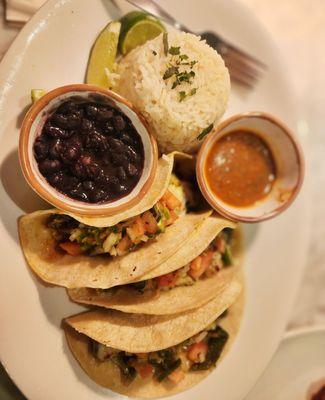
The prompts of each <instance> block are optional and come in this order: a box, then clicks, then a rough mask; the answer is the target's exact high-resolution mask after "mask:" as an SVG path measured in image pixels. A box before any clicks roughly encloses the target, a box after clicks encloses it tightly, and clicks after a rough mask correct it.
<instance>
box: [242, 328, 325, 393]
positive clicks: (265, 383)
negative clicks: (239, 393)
mask: <svg viewBox="0 0 325 400" xmlns="http://www.w3.org/2000/svg"><path fill="white" fill-rule="evenodd" d="M322 384H323V385H325V326H323V327H319V328H312V329H302V330H297V331H293V332H292V333H289V334H288V335H287V336H286V337H285V339H284V340H283V341H282V342H281V344H280V346H279V348H278V350H277V352H276V353H275V355H274V357H273V359H272V361H271V363H270V364H269V366H268V367H267V369H266V370H265V372H264V374H263V375H262V377H261V378H260V379H259V381H258V382H257V384H256V385H255V386H254V388H253V390H252V391H251V392H250V393H249V395H248V396H247V397H246V398H245V400H261V399H263V400H307V399H309V397H308V395H309V396H310V394H312V393H315V390H316V391H317V390H319V389H320V386H322ZM307 394H308V395H307Z"/></svg>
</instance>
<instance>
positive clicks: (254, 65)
mask: <svg viewBox="0 0 325 400" xmlns="http://www.w3.org/2000/svg"><path fill="white" fill-rule="evenodd" d="M126 1H127V2H128V3H130V4H132V5H133V6H135V7H137V8H140V9H141V10H143V11H146V12H148V13H149V14H151V15H153V16H155V17H157V18H160V19H162V20H164V21H166V22H167V23H168V24H170V25H172V26H173V27H174V28H176V29H179V30H182V31H184V32H188V33H194V34H195V32H193V31H192V30H190V29H189V28H187V27H186V26H185V25H183V24H182V23H180V22H179V21H177V20H176V19H175V18H174V17H173V16H171V15H170V14H169V13H168V12H167V11H166V10H164V9H163V8H162V7H161V6H160V5H159V4H157V3H156V2H155V1H153V0H126ZM199 36H201V38H202V39H205V40H206V42H207V43H208V44H209V45H210V46H211V47H213V48H214V49H215V50H217V52H218V53H219V54H220V55H221V57H222V58H223V60H224V62H225V64H226V66H227V68H228V70H229V74H230V78H231V80H232V81H233V82H235V83H237V84H239V85H242V86H245V87H246V88H249V89H252V88H253V87H254V85H255V84H256V83H257V80H258V78H260V77H261V75H262V73H263V71H264V70H265V69H266V65H265V64H264V63H263V62H261V61H259V60H258V59H257V58H255V57H253V56H251V55H249V54H247V53H246V52H244V51H242V50H240V49H238V48H237V47H235V46H234V45H232V44H231V43H229V42H228V41H226V40H225V39H223V38H222V37H221V36H219V35H217V34H216V33H214V32H211V31H204V32H201V33H199Z"/></svg>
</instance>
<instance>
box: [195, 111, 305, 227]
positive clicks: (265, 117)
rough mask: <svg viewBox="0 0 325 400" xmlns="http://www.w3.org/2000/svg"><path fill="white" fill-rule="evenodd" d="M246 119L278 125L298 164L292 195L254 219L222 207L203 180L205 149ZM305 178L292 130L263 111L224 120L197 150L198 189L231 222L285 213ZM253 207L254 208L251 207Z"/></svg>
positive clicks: (298, 147) (301, 158) (303, 166)
mask: <svg viewBox="0 0 325 400" xmlns="http://www.w3.org/2000/svg"><path fill="white" fill-rule="evenodd" d="M244 118H245V119H247V118H260V119H263V120H266V121H269V122H271V123H272V124H275V125H278V126H279V127H280V128H281V130H282V132H283V133H284V134H285V135H287V137H288V138H289V140H290V141H291V143H292V145H293V148H294V151H295V153H296V156H297V164H298V178H297V184H296V185H295V187H294V188H293V189H292V194H291V196H290V198H289V199H288V200H286V201H285V202H284V203H283V204H281V205H280V206H279V207H276V208H274V209H273V210H271V211H270V212H268V213H266V214H263V215H261V216H255V217H248V216H244V215H241V214H240V213H238V214H237V213H234V212H231V211H229V210H228V209H226V208H225V207H223V206H222V205H221V204H220V202H219V201H218V198H217V197H216V196H213V195H212V194H211V193H210V190H209V189H208V185H207V183H206V180H205V179H204V171H203V170H204V168H203V167H204V160H205V157H204V153H205V152H206V149H207V148H208V147H210V146H211V145H212V144H213V143H214V142H215V141H216V140H217V139H218V135H219V134H220V132H221V131H222V130H223V129H224V128H226V127H227V126H228V125H230V124H232V123H234V122H236V121H238V120H240V119H244ZM304 176H305V161H304V156H303V151H302V149H301V146H300V144H299V142H298V140H297V139H296V137H295V135H294V133H293V132H292V130H291V129H290V128H289V127H288V126H287V125H286V124H285V123H283V122H282V121H281V120H280V119H279V118H277V117H275V116H273V115H272V114H269V113H267V112H263V111H249V112H244V113H239V114H235V115H233V116H232V117H230V118H228V119H226V120H224V121H223V122H221V123H220V124H219V125H218V126H217V127H216V128H215V129H214V130H213V132H211V133H210V134H209V135H208V136H207V137H206V138H205V139H204V142H203V143H202V146H201V148H200V150H199V153H198V158H197V163H196V177H197V181H198V184H199V187H200V190H201V192H202V194H203V196H204V197H205V199H206V200H207V201H208V203H209V204H210V205H211V207H212V208H214V210H216V211H217V212H218V213H219V214H221V215H222V216H224V217H226V218H228V219H230V220H233V221H237V222H246V223H256V222H261V221H266V220H268V219H271V218H274V217H276V216H277V215H279V214H280V213H282V212H283V211H285V210H286V209H287V208H288V207H289V206H290V205H291V204H292V203H293V201H294V200H295V199H296V197H297V195H298V193H299V191H300V189H301V186H302V184H303V180H304ZM252 207H254V206H252ZM247 208H249V207H245V208H243V209H247Z"/></svg>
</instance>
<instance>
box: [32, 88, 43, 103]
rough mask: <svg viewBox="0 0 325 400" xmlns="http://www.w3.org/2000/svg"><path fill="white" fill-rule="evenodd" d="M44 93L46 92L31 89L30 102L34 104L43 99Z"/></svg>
mask: <svg viewBox="0 0 325 400" xmlns="http://www.w3.org/2000/svg"><path fill="white" fill-rule="evenodd" d="M45 93H46V91H45V90H44V89H32V90H31V91H30V97H31V99H32V102H33V103H35V102H36V101H37V100H39V99H40V98H41V97H43V96H44V94H45Z"/></svg>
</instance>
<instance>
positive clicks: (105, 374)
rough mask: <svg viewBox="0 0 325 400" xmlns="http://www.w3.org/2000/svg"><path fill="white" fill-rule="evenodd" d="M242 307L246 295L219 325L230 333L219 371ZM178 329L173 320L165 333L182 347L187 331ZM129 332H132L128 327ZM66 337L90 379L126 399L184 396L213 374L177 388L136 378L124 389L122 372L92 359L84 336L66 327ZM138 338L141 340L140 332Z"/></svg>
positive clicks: (193, 375) (188, 378) (191, 376)
mask: <svg viewBox="0 0 325 400" xmlns="http://www.w3.org/2000/svg"><path fill="white" fill-rule="evenodd" d="M234 300H235V298H233V301H234ZM243 304H244V295H243V294H241V295H240V296H239V298H238V299H237V301H236V302H235V303H233V305H232V306H231V307H230V308H229V312H228V315H227V316H226V317H225V318H223V319H222V321H221V323H220V325H221V326H222V327H223V328H224V329H225V330H226V331H227V332H228V334H229V339H228V341H227V344H226V346H225V348H224V349H223V352H222V354H221V357H220V358H219V360H218V362H217V367H218V365H219V364H220V362H221V361H222V359H223V357H225V355H226V353H227V352H228V351H229V350H230V348H231V347H232V344H233V342H234V339H235V337H236V335H237V333H238V331H239V327H240V321H241V317H242V313H243ZM196 312H197V313H199V310H197V311H196ZM216 314H217V313H216ZM126 315H127V314H126ZM138 317H139V316H138ZM151 318H152V317H151ZM175 318H176V320H177V319H178V318H179V317H178V316H176V317H175ZM189 318H190V319H191V318H193V323H194V324H195V322H196V321H195V318H196V317H195V313H191V315H190V316H189ZM199 318H200V317H199ZM185 319H186V318H185ZM68 322H69V321H68ZM70 322H72V325H74V324H75V323H74V322H73V321H71V320H70ZM204 322H205V321H204ZM126 323H127V324H128V323H129V322H128V321H126ZM131 323H132V322H131ZM165 325H166V324H165ZM175 325H176V326H177V327H176V326H174V323H173V320H169V324H167V326H165V327H166V328H167V327H168V330H167V331H166V332H165V335H164V336H172V335H176V336H177V337H178V343H180V342H181V341H182V340H183V337H184V335H182V334H181V335H177V333H180V332H182V333H183V332H186V328H185V327H184V328H182V326H179V325H178V324H177V323H176V324H175ZM206 326H208V324H206V325H204V326H203V324H202V325H201V327H202V328H201V329H204V328H205V327H206ZM186 327H187V324H186ZM127 329H130V328H129V327H127ZM144 329H147V326H146V325H145V324H144ZM122 330H123V328H122ZM65 333H66V339H67V342H68V345H69V348H70V350H71V352H72V354H73V355H74V357H75V358H76V360H77V361H78V363H79V364H80V366H81V367H82V368H83V369H84V371H85V372H86V373H87V375H88V376H89V377H90V378H91V379H92V380H94V381H95V382H96V383H97V384H99V385H101V386H104V387H106V388H108V389H111V390H113V391H115V392H117V393H120V394H123V395H127V396H129V397H142V398H157V397H164V396H170V395H172V394H176V393H179V392H183V391H184V390H187V389H189V388H191V387H192V386H194V385H196V384H198V383H199V382H200V381H202V380H203V379H204V378H205V377H206V376H207V375H209V374H210V373H211V372H213V370H214V369H213V368H211V369H210V370H206V371H196V372H187V373H186V374H185V377H184V379H183V380H182V381H180V382H179V383H178V384H177V385H174V384H172V383H170V382H163V383H160V384H158V383H156V382H154V381H153V380H152V379H149V380H145V381H144V380H142V379H140V378H139V377H137V378H136V379H135V380H134V381H133V382H132V383H131V384H130V385H129V386H125V385H123V383H122V382H121V378H120V371H119V369H118V367H117V366H116V365H114V364H113V363H111V362H100V361H98V360H97V359H96V358H95V357H94V356H93V354H92V353H91V352H90V350H89V341H88V338H87V336H86V335H85V334H82V333H79V332H78V331H77V330H75V329H73V328H71V326H68V325H66V324H65ZM116 333H117V331H116V330H115V326H114V334H116ZM121 333H122V332H121ZM166 333H167V334H166ZM155 334H157V335H158V332H155V328H153V330H152V336H149V337H147V335H146V338H145V339H144V340H147V339H149V340H150V339H151V338H152V339H154V338H155ZM139 335H140V336H141V333H140V330H139ZM189 335H190V333H189V332H188V334H187V335H185V336H187V337H190V336H189ZM148 348H149V346H148ZM147 351H150V350H147Z"/></svg>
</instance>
